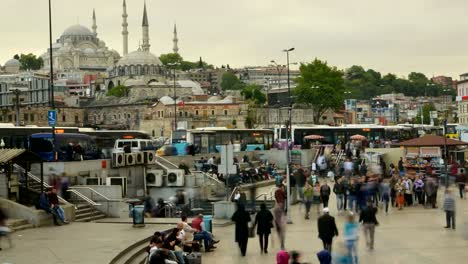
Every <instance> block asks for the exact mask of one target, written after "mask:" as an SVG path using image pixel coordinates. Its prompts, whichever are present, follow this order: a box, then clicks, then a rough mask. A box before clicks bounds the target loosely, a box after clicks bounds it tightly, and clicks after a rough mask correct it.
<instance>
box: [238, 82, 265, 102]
mask: <svg viewBox="0 0 468 264" xmlns="http://www.w3.org/2000/svg"><path fill="white" fill-rule="evenodd" d="M241 95H243V96H244V98H245V100H247V101H249V102H251V103H252V104H253V105H255V106H259V105H263V104H265V103H266V95H265V94H264V93H263V92H262V87H261V86H260V85H257V84H251V85H247V86H245V87H244V89H242V91H241Z"/></svg>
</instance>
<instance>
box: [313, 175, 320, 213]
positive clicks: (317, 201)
mask: <svg viewBox="0 0 468 264" xmlns="http://www.w3.org/2000/svg"><path fill="white" fill-rule="evenodd" d="M312 203H313V204H314V206H315V207H316V208H317V215H320V183H319V182H316V183H315V186H314V188H313V199H312Z"/></svg>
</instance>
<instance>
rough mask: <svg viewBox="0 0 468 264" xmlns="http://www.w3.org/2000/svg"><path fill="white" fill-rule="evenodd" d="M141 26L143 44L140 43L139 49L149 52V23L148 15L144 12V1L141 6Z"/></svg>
mask: <svg viewBox="0 0 468 264" xmlns="http://www.w3.org/2000/svg"><path fill="white" fill-rule="evenodd" d="M142 27H143V39H142V41H143V44H142V45H141V49H142V50H143V51H146V52H149V50H150V46H151V45H150V44H149V32H148V29H149V24H148V15H147V14H146V2H145V6H144V8H143V23H142Z"/></svg>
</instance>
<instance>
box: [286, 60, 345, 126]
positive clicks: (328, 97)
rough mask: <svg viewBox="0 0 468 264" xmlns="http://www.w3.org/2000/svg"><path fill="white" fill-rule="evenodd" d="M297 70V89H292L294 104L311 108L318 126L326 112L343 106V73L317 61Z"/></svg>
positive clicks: (302, 65) (303, 65)
mask: <svg viewBox="0 0 468 264" xmlns="http://www.w3.org/2000/svg"><path fill="white" fill-rule="evenodd" d="M299 70H300V75H299V77H298V78H297V79H296V82H297V87H296V88H295V89H294V95H295V96H296V102H297V103H299V104H304V105H307V106H311V107H312V108H313V110H314V117H313V119H314V122H315V123H316V124H318V123H319V121H320V117H321V116H322V115H323V114H324V113H325V112H326V111H327V110H329V109H333V110H338V109H340V108H341V107H342V106H343V100H344V92H345V86H344V80H343V72H342V71H340V70H338V69H337V68H336V67H334V66H328V64H327V62H325V61H321V60H318V59H315V60H314V61H313V62H311V63H307V64H301V66H300V67H299Z"/></svg>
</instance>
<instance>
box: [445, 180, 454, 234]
mask: <svg viewBox="0 0 468 264" xmlns="http://www.w3.org/2000/svg"><path fill="white" fill-rule="evenodd" d="M444 211H445V220H446V221H447V225H445V228H452V229H455V199H454V197H453V195H452V191H451V190H450V189H447V190H446V191H445V198H444Z"/></svg>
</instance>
